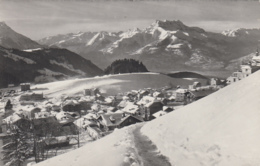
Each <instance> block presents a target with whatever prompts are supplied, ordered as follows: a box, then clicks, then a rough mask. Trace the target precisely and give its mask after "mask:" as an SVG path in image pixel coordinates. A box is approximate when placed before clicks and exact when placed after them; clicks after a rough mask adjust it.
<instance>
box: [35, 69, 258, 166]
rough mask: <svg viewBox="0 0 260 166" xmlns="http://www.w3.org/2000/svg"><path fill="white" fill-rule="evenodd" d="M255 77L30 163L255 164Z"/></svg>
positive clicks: (96, 165)
mask: <svg viewBox="0 0 260 166" xmlns="http://www.w3.org/2000/svg"><path fill="white" fill-rule="evenodd" d="M259 77H260V72H259V71H258V72H256V73H254V74H252V75H250V76H249V77H247V78H245V79H243V80H241V81H239V82H236V83H234V84H232V85H229V86H228V87H225V88H223V89H221V90H219V91H217V92H215V93H214V94H212V95H210V96H208V97H206V98H203V99H201V100H199V101H197V102H194V103H192V104H189V105H187V106H185V107H183V108H180V109H178V110H175V111H173V112H171V113H169V114H167V115H164V116H162V117H159V118H157V119H155V120H153V121H150V122H146V123H143V124H138V125H133V126H130V127H125V128H122V129H118V130H115V131H114V132H113V133H112V134H110V135H108V136H106V137H104V138H102V139H99V140H97V141H94V142H92V143H88V144H86V145H85V146H83V147H81V148H79V149H76V150H74V151H71V152H68V153H65V154H63V155H60V156H57V157H53V158H51V159H48V160H45V161H43V162H40V163H38V164H36V166H45V165H49V166H54V165H63V166H71V165H77V166H84V165H86V164H88V165H91V166H92V165H93V166H103V165H106V166H115V165H135V166H142V165H178V166H187V165H193V166H201V165H206V166H213V165H214V166H231V165H236V166H244V165H248V166H257V165H259V164H260V158H259V154H260V149H259V145H260V141H259V140H260V132H259V130H260V125H259V123H260V116H259V109H260V106H259V98H260V86H259V84H260V80H259ZM158 161H161V162H159V164H158ZM147 162H148V164H147ZM162 162H164V163H166V164H162ZM167 162H168V163H167ZM144 163H145V164H144Z"/></svg>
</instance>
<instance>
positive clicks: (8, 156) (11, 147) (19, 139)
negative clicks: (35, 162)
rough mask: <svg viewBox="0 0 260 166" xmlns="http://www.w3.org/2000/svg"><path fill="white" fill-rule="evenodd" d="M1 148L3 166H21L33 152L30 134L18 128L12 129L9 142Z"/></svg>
mask: <svg viewBox="0 0 260 166" xmlns="http://www.w3.org/2000/svg"><path fill="white" fill-rule="evenodd" d="M2 148H3V160H4V161H5V162H6V163H5V166H22V163H23V162H24V161H25V160H26V159H28V158H29V157H30V155H31V154H32V151H33V145H32V144H31V141H30V133H26V132H23V131H21V130H20V129H18V128H14V129H12V131H11V134H9V141H8V142H7V143H6V144H5V145H3V147H2Z"/></svg>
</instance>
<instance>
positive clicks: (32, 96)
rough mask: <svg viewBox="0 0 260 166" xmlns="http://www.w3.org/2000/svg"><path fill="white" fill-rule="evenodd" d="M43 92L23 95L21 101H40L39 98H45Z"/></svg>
mask: <svg viewBox="0 0 260 166" xmlns="http://www.w3.org/2000/svg"><path fill="white" fill-rule="evenodd" d="M43 99H44V98H43V93H26V94H23V95H21V97H20V101H30V100H33V101H38V100H43Z"/></svg>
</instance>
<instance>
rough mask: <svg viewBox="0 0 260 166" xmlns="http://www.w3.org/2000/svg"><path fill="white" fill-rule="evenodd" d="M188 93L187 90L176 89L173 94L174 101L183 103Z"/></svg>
mask: <svg viewBox="0 0 260 166" xmlns="http://www.w3.org/2000/svg"><path fill="white" fill-rule="evenodd" d="M189 93H190V92H189V91H188V90H187V89H177V90H176V92H175V101H177V102H184V101H185V100H186V99H187V96H188V94H189Z"/></svg>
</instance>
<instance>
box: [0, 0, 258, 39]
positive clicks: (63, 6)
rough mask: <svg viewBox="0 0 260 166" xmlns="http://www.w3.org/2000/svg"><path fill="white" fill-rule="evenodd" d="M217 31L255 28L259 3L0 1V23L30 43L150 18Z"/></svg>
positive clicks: (139, 24)
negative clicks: (45, 38) (53, 36)
mask: <svg viewBox="0 0 260 166" xmlns="http://www.w3.org/2000/svg"><path fill="white" fill-rule="evenodd" d="M165 19H167V20H181V21H182V22H183V23H184V24H186V25H188V26H198V27H201V28H204V29H205V30H207V31H213V32H221V31H223V30H228V29H235V28H260V3H259V1H250V2H245V1H243V2H241V1H236V2H231V1H221V2H219V1H210V2H209V1H199V0H194V1H189V0H185V1H181V0H179V1H173V0H169V1H166V0H164V1H155V0H143V1H134V2H133V1H122V0H121V1H94V0H0V21H4V22H5V23H6V24H7V25H9V26H10V27H11V28H12V29H14V30H15V31H17V32H18V33H21V34H23V35H25V36H27V37H29V38H31V39H34V40H38V39H41V38H43V37H47V36H51V35H57V34H64V33H76V32H78V31H83V32H86V31H125V30H128V29H132V28H135V27H137V28H140V29H143V28H145V27H148V26H149V25H150V24H152V23H153V22H154V21H155V20H165Z"/></svg>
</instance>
